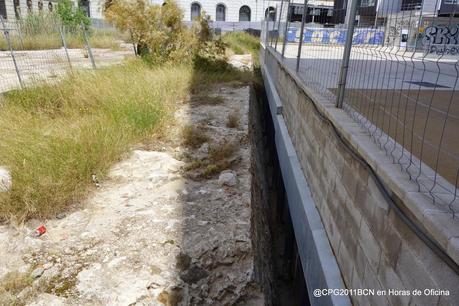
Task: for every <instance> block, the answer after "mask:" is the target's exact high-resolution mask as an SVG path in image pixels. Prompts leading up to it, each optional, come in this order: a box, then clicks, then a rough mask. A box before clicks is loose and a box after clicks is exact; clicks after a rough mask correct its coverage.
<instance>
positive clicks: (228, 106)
mask: <svg viewBox="0 0 459 306" xmlns="http://www.w3.org/2000/svg"><path fill="white" fill-rule="evenodd" d="M213 90H214V91H216V92H215V94H218V95H220V96H221V97H222V98H223V99H224V100H225V102H224V103H222V104H218V105H207V104H205V103H204V104H202V105H193V106H191V105H190V104H187V103H183V104H182V105H181V106H180V107H179V109H178V110H177V112H176V121H177V123H178V124H186V123H193V124H198V123H199V124H202V123H203V122H206V121H207V122H208V121H209V120H208V118H212V121H213V123H214V124H215V125H213V126H211V125H207V126H206V129H207V130H208V131H209V133H208V134H209V135H210V136H211V139H210V140H209V142H210V143H208V144H207V145H206V144H204V145H202V146H201V148H199V149H197V150H195V152H191V156H193V153H196V151H198V150H199V154H207V153H208V151H209V146H210V145H211V144H212V143H219V142H220V141H221V140H223V139H225V140H231V141H237V142H239V144H240V145H239V148H238V151H237V153H235V155H237V158H238V162H237V163H236V164H234V165H233V166H232V168H231V170H230V169H228V170H227V171H223V172H222V173H221V174H220V175H218V174H217V175H216V176H214V177H211V178H209V179H205V180H202V179H201V180H195V179H193V178H190V177H189V176H187V175H186V173H185V170H184V166H185V164H186V163H185V161H182V160H180V159H181V158H179V157H180V156H181V155H182V152H183V151H184V150H185V149H184V148H181V147H180V144H179V141H178V140H177V141H171V143H169V144H164V146H163V147H161V149H162V150H161V152H159V151H146V150H135V151H133V152H132V155H131V156H130V158H128V159H126V160H124V161H122V162H120V163H118V164H117V165H115V166H114V167H113V168H112V169H111V171H110V174H109V179H108V180H106V181H103V182H98V183H100V187H99V188H97V190H96V191H95V192H94V193H93V194H92V195H91V196H90V197H89V198H88V199H87V200H86V201H85V203H82V204H81V207H80V208H79V209H75V210H73V211H69V212H66V213H65V214H60V215H58V218H56V219H53V220H47V221H46V222H45V225H46V227H47V229H48V231H47V233H46V234H44V235H43V236H41V237H39V238H32V237H30V235H29V234H30V232H31V231H33V229H34V228H36V226H37V224H40V222H39V221H37V220H30V221H28V222H27V223H26V224H25V225H23V226H19V227H14V226H11V225H1V226H0V280H1V278H2V277H3V276H4V275H6V274H7V273H8V272H14V271H20V272H22V273H29V274H30V275H31V276H32V278H33V279H34V280H33V283H32V286H31V287H28V288H26V289H24V290H23V291H21V292H20V293H19V294H18V295H17V296H16V297H15V298H17V299H19V300H20V301H21V302H22V303H25V304H28V305H34V306H38V305H235V304H241V305H263V304H264V299H263V295H262V293H261V290H260V288H259V286H258V285H257V284H256V283H255V281H254V270H253V269H254V259H253V249H252V244H251V203H250V199H251V196H250V184H251V174H250V172H249V168H250V148H249V144H248V142H247V141H244V140H245V139H247V134H248V107H249V105H248V103H249V94H250V90H249V88H248V87H242V88H233V87H225V86H221V87H219V88H216V89H213ZM233 110H240V112H241V114H242V115H241V127H240V128H239V129H230V128H227V127H226V120H227V114H228V113H230V112H231V111H233ZM175 130H179V128H176V129H175ZM0 303H1V300H0Z"/></svg>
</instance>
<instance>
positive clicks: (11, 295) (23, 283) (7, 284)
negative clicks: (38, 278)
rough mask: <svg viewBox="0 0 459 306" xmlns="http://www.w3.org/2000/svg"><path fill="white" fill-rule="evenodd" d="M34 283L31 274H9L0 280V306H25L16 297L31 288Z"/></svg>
mask: <svg viewBox="0 0 459 306" xmlns="http://www.w3.org/2000/svg"><path fill="white" fill-rule="evenodd" d="M32 281H33V279H32V278H31V277H30V273H19V272H9V273H7V274H6V275H5V276H4V277H3V278H2V279H0V305H23V304H24V303H23V301H19V299H18V298H17V297H16V295H17V294H18V293H20V292H21V291H22V290H23V289H25V288H27V287H29V286H31V285H32Z"/></svg>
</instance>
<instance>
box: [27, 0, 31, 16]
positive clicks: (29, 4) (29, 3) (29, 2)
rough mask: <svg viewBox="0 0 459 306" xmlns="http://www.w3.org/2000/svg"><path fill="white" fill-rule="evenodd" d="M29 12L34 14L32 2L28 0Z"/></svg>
mask: <svg viewBox="0 0 459 306" xmlns="http://www.w3.org/2000/svg"><path fill="white" fill-rule="evenodd" d="M27 11H28V12H29V13H32V0H27Z"/></svg>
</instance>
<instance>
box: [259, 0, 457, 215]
mask: <svg viewBox="0 0 459 306" xmlns="http://www.w3.org/2000/svg"><path fill="white" fill-rule="evenodd" d="M438 1H440V0H438ZM304 4H305V5H307V1H305V3H304ZM437 4H438V3H437ZM290 5H291V3H290V1H288V0H284V1H281V2H280V4H279V5H278V6H279V8H278V10H279V12H280V14H278V16H277V19H276V20H275V21H265V22H264V24H263V27H262V29H263V31H262V39H263V42H264V44H265V46H266V47H267V48H270V49H271V50H273V51H275V52H277V53H279V55H280V56H281V57H282V60H283V62H284V64H285V65H287V66H290V67H291V68H292V69H295V70H296V72H297V75H298V77H299V78H300V79H301V80H302V81H303V82H304V84H305V85H306V86H307V87H308V88H310V89H311V90H313V91H314V92H315V93H316V94H319V95H321V96H322V97H325V98H326V99H328V100H330V101H333V102H335V103H336V105H337V107H341V108H343V109H344V110H345V111H346V112H347V113H348V114H349V116H351V117H352V118H353V119H354V120H355V121H356V122H358V123H359V124H360V125H361V126H362V127H363V128H364V129H365V131H366V133H367V134H368V136H369V137H370V138H371V139H372V141H373V142H374V143H375V145H376V146H378V147H379V148H380V150H381V151H383V152H384V153H385V154H386V155H387V156H388V157H389V158H390V160H391V161H392V162H393V163H394V164H398V165H399V166H400V171H401V175H405V176H406V177H408V178H409V179H411V180H412V181H414V182H416V184H417V186H418V191H419V192H422V193H425V194H426V195H428V196H429V197H430V198H431V199H432V201H433V203H435V204H437V205H439V206H441V207H443V208H445V209H447V210H449V211H451V212H452V213H453V215H454V214H455V213H456V212H459V194H458V187H459V186H458V181H459V136H458V134H457V133H458V131H459V82H458V79H459V18H457V17H454V15H456V12H452V13H451V14H450V15H449V16H438V14H432V13H431V12H429V13H427V12H425V11H423V7H421V9H419V10H408V11H407V10H402V8H401V7H396V6H397V5H400V3H398V4H397V3H396V2H395V1H394V2H392V3H391V4H388V5H385V6H381V8H380V9H379V10H380V11H376V14H375V16H370V17H369V16H360V18H355V17H354V16H353V15H355V12H356V10H358V6H357V1H356V0H351V2H350V3H349V4H348V5H349V6H350V7H349V9H348V10H347V12H346V10H334V12H333V16H334V20H335V21H336V25H335V26H334V27H333V28H330V27H326V28H325V27H323V28H322V27H319V26H318V25H317V24H305V22H304V20H305V18H303V21H302V23H292V22H289V18H288V16H287V13H286V12H288V11H289V10H288V7H289V6H290ZM305 13H307V10H305ZM457 13H459V12H457ZM346 14H347V15H346ZM303 16H304V15H303ZM363 17H365V18H363ZM348 20H349V22H348ZM340 23H341V24H340ZM268 69H269V67H268Z"/></svg>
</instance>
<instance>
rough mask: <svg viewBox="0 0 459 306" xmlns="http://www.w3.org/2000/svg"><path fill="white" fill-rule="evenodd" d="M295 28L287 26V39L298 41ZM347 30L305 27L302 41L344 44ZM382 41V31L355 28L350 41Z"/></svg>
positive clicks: (370, 43)
mask: <svg viewBox="0 0 459 306" xmlns="http://www.w3.org/2000/svg"><path fill="white" fill-rule="evenodd" d="M297 32H298V29H297V28H289V29H288V32H287V40H288V41H289V42H298V41H299V37H297ZM346 34H347V30H345V29H325V28H317V29H316V28H305V29H304V37H303V42H305V43H315V44H341V45H342V44H344V42H345V41H346ZM383 41H384V32H383V31H380V30H375V29H356V30H355V32H354V35H353V39H352V43H353V44H354V45H363V44H367V45H380V44H382V43H383Z"/></svg>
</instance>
